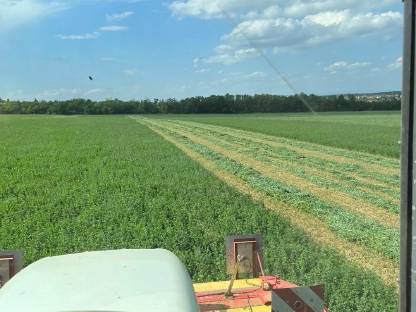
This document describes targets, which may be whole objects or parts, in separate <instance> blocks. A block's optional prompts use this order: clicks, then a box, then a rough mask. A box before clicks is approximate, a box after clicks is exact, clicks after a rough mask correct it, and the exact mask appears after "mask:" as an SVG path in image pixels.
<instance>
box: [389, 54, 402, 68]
mask: <svg viewBox="0 0 416 312" xmlns="http://www.w3.org/2000/svg"><path fill="white" fill-rule="evenodd" d="M402 66H403V58H402V57H399V58H397V59H396V60H395V61H394V62H393V63H391V64H389V65H388V66H387V69H388V70H396V69H401V68H402Z"/></svg>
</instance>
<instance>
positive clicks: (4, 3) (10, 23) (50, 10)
mask: <svg viewBox="0 0 416 312" xmlns="http://www.w3.org/2000/svg"><path fill="white" fill-rule="evenodd" d="M66 8H68V5H67V4H64V3H61V2H57V1H39V0H19V1H18V0H0V31H8V30H10V29H12V28H14V27H17V26H20V25H23V24H27V23H30V22H33V21H36V20H38V19H41V18H44V17H46V16H48V15H52V14H54V13H57V12H59V11H62V10H64V9H66Z"/></svg>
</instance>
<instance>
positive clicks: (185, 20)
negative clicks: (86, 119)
mask: <svg viewBox="0 0 416 312" xmlns="http://www.w3.org/2000/svg"><path fill="white" fill-rule="evenodd" d="M402 15H403V14H402V3H401V1H399V0H367V1H366V0H343V1H339V0H292V1H289V0H167V1H157V0H72V1H65V0H59V1H57V0H54V1H47V0H0V73H1V75H0V98H11V99H33V98H37V99H46V100H50V99H67V98H78V97H86V98H91V99H105V98H120V99H126V100H127V99H142V98H169V97H176V98H184V97H187V96H195V95H210V94H225V93H227V92H228V93H233V94H235V93H239V94H254V93H272V94H291V93H293V89H291V88H289V87H288V86H287V84H286V83H285V82H284V81H283V80H282V79H281V77H279V75H277V74H276V73H275V72H274V71H273V70H272V68H271V67H270V66H269V65H268V64H267V63H266V62H265V60H264V59H263V58H262V57H261V53H264V55H266V57H267V58H268V59H269V60H270V61H271V62H272V63H273V64H274V65H275V66H276V67H277V68H278V70H279V71H280V72H281V73H283V75H284V76H285V77H286V78H287V79H288V80H289V81H290V82H291V84H292V85H293V86H294V87H295V90H296V91H299V92H300V91H302V92H305V93H315V94H334V93H353V92H378V91H388V90H399V89H400V88H401V58H400V56H401V49H402ZM89 75H91V76H93V77H94V80H93V81H90V80H89V79H88V76H89Z"/></svg>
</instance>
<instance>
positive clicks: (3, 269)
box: [0, 251, 23, 287]
mask: <svg viewBox="0 0 416 312" xmlns="http://www.w3.org/2000/svg"><path fill="white" fill-rule="evenodd" d="M22 267H23V253H22V252H20V251H4V252H0V287H2V286H3V285H4V284H5V283H7V281H9V280H10V279H11V278H12V277H13V276H14V275H16V274H17V273H18V272H19V271H20V270H21V269H22Z"/></svg>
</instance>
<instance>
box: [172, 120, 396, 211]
mask: <svg viewBox="0 0 416 312" xmlns="http://www.w3.org/2000/svg"><path fill="white" fill-rule="evenodd" d="M167 122H168V121H167ZM169 122H170V121H169ZM172 125H174V126H175V127H178V126H179V127H180V129H183V130H186V129H191V128H192V131H194V130H195V131H196V132H197V133H198V135H199V136H201V135H202V136H203V137H205V138H208V139H209V140H210V141H215V142H216V143H218V144H220V145H221V146H223V147H224V145H225V146H226V147H225V148H227V149H234V150H239V152H240V153H243V154H245V152H247V153H249V154H250V155H251V156H252V157H256V156H254V155H252V154H253V153H254V152H253V150H254V149H255V150H257V152H258V153H259V155H260V154H262V153H264V152H263V151H261V150H259V148H258V147H256V146H250V147H248V146H247V145H245V144H244V143H240V142H230V141H229V140H226V139H224V136H218V137H217V136H215V135H212V134H211V133H209V132H207V131H206V130H201V129H200V128H195V127H189V126H188V127H186V126H184V125H183V124H177V123H174V122H172ZM204 131H205V132H204ZM264 154H265V155H264V156H263V159H264V160H263V161H264V162H266V163H268V164H269V165H270V166H278V167H280V168H291V170H292V171H295V172H296V173H295V174H296V175H298V176H300V177H303V178H306V179H308V180H312V183H314V181H313V177H317V178H319V179H321V182H322V183H320V184H321V187H329V188H333V187H336V188H337V189H338V191H340V192H342V193H345V196H352V197H354V198H355V199H356V200H357V201H358V202H357V204H358V203H359V201H360V200H365V201H366V202H369V203H370V204H374V205H376V206H380V207H381V206H382V207H383V208H384V207H391V206H397V207H399V205H400V200H399V199H398V198H395V197H393V196H391V195H390V194H388V193H387V192H385V191H384V192H383V191H380V190H375V189H371V188H369V187H368V186H367V185H357V184H359V182H358V181H355V183H354V181H351V180H349V179H346V178H345V175H342V176H344V177H343V179H341V178H339V177H338V176H337V175H335V174H333V173H330V172H328V171H324V170H322V169H320V168H316V167H312V166H309V165H305V164H303V163H296V164H294V163H293V162H291V161H288V160H285V159H283V158H282V157H280V156H278V155H269V154H270V153H267V154H266V153H264ZM300 171H302V174H299V172H300ZM305 175H306V177H305ZM311 178H312V179H311ZM324 180H325V181H331V182H336V186H331V185H322V184H328V183H325V182H323V181H324ZM357 182H358V183H357ZM347 189H350V190H354V193H355V194H351V192H348V191H347ZM389 191H390V190H389ZM366 195H368V196H369V197H368V198H366ZM378 198H381V199H382V200H384V202H381V203H379V202H377V201H378V200H377V199H378ZM385 209H386V210H389V211H394V212H396V209H395V208H385ZM397 210H398V208H397Z"/></svg>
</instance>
